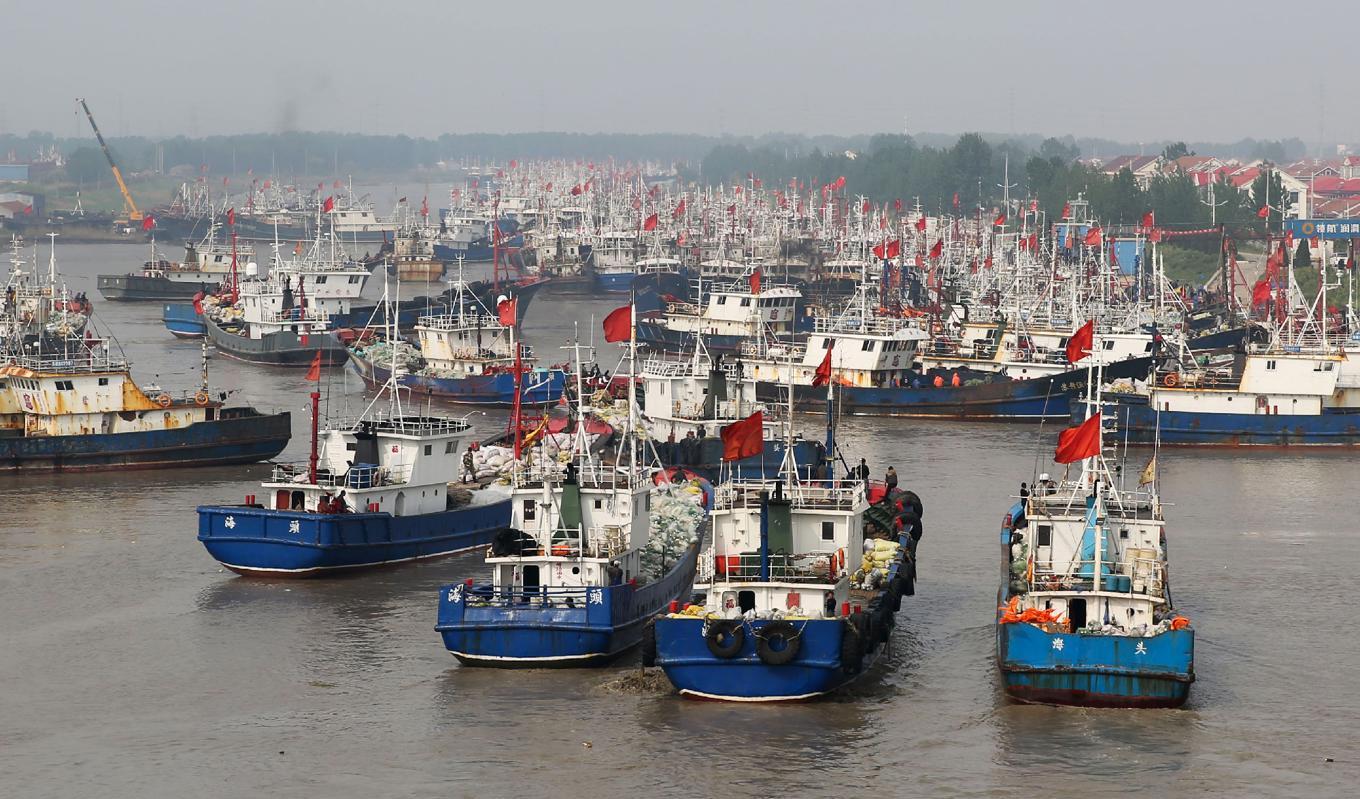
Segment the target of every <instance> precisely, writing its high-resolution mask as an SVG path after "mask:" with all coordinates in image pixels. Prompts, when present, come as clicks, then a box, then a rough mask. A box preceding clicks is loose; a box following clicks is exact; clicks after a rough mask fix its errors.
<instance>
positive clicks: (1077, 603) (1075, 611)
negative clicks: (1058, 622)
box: [1067, 599, 1086, 630]
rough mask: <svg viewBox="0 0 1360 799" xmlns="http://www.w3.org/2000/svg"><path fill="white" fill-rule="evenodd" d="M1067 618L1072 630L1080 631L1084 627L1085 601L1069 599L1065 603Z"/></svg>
mask: <svg viewBox="0 0 1360 799" xmlns="http://www.w3.org/2000/svg"><path fill="white" fill-rule="evenodd" d="M1067 618H1068V620H1070V621H1071V622H1072V629H1073V630H1080V629H1081V628H1082V627H1085V626H1086V600H1084V599H1071V600H1068V602H1067Z"/></svg>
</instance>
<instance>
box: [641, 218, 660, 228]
mask: <svg viewBox="0 0 1360 799" xmlns="http://www.w3.org/2000/svg"><path fill="white" fill-rule="evenodd" d="M656 221H657V220H656V214H652V215H651V216H649V217H647V219H646V220H645V221H643V223H642V229H643V230H656Z"/></svg>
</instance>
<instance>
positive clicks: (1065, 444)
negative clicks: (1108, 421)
mask: <svg viewBox="0 0 1360 799" xmlns="http://www.w3.org/2000/svg"><path fill="white" fill-rule="evenodd" d="M1099 454H1100V414H1098V413H1097V414H1093V415H1092V416H1091V418H1090V419H1087V420H1086V421H1084V422H1082V423H1081V424H1079V425H1077V426H1076V427H1069V428H1067V429H1066V430H1064V431H1062V432H1061V433H1059V434H1058V448H1057V449H1056V450H1055V451H1054V452H1053V460H1054V461H1056V462H1058V463H1075V462H1077V461H1079V460H1081V459H1083V458H1090V457H1092V456H1095V455H1099Z"/></svg>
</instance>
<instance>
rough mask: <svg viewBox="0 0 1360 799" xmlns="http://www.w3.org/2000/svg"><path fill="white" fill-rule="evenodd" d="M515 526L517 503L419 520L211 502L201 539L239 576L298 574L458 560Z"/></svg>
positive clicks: (201, 514) (204, 511)
mask: <svg viewBox="0 0 1360 799" xmlns="http://www.w3.org/2000/svg"><path fill="white" fill-rule="evenodd" d="M509 524H510V500H509V499H505V500H503V501H501V502H496V503H492V504H488V505H478V506H473V507H466V508H457V509H454V510H447V511H441V512H439V513H426V514H422V515H419V516H393V515H391V514H390V513H346V514H319V513H303V512H299V511H285V510H269V509H266V508H259V507H245V506H220V505H204V506H202V507H200V508H199V509H198V540H199V541H201V542H202V543H203V546H204V547H205V548H207V550H208V553H209V554H210V555H212V556H213V557H214V558H216V559H217V560H218V561H219V562H220V563H221V564H222V565H224V566H226V567H227V568H228V569H231V570H232V571H234V572H237V573H238V574H245V575H255V576H277V577H296V576H315V575H322V574H326V573H328V572H333V571H335V570H342V569H343V570H349V569H356V568H362V567H367V566H382V565H386V564H392V563H400V562H403V561H410V560H417V559H423V558H434V557H439V556H442V555H450V554H453V553H455V552H461V551H463V550H466V549H474V548H476V547H482V546H486V545H487V544H489V543H491V539H492V537H493V536H494V535H495V534H496V533H497V532H498V531H499V530H502V529H504V528H505V527H507V526H508V525H509Z"/></svg>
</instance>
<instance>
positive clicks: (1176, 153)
mask: <svg viewBox="0 0 1360 799" xmlns="http://www.w3.org/2000/svg"><path fill="white" fill-rule="evenodd" d="M1187 155H1194V153H1192V152H1190V148H1189V147H1187V146H1185V142H1183V141H1178V142H1172V143H1171V144H1168V145H1167V146H1166V149H1165V150H1162V157H1163V158H1165V159H1166V160H1168V161H1175V160H1176V159H1177V158H1182V157H1184V156H1187Z"/></svg>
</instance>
